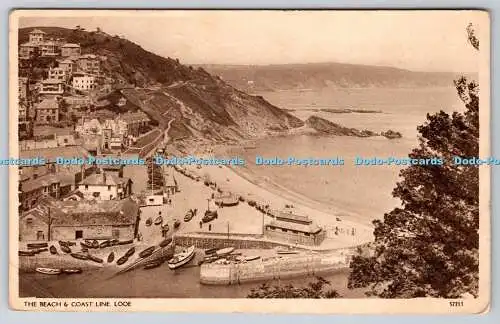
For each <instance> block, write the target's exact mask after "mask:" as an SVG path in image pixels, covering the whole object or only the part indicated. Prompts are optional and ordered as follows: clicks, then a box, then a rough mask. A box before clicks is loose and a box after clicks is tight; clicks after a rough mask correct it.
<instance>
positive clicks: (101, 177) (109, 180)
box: [79, 172, 130, 186]
mask: <svg viewBox="0 0 500 324" xmlns="http://www.w3.org/2000/svg"><path fill="white" fill-rule="evenodd" d="M129 181H130V179H129V178H120V177H118V176H116V175H114V174H107V173H106V172H101V173H94V174H92V175H91V176H88V177H86V178H85V179H83V180H82V181H81V182H80V183H79V184H81V185H89V186H116V185H119V184H123V183H127V182H129Z"/></svg>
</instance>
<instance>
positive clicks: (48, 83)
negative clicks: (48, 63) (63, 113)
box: [39, 79, 64, 95]
mask: <svg viewBox="0 0 500 324" xmlns="http://www.w3.org/2000/svg"><path fill="white" fill-rule="evenodd" d="M39 93H40V94H43V95H62V94H63V93H64V81H62V80H59V79H46V80H43V81H42V83H41V84H40V90H39Z"/></svg>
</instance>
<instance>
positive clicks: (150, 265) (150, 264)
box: [144, 260, 165, 270]
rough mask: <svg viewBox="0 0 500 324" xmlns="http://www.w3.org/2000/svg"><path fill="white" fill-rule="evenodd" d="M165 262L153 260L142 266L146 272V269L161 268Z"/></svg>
mask: <svg viewBox="0 0 500 324" xmlns="http://www.w3.org/2000/svg"><path fill="white" fill-rule="evenodd" d="M164 262H165V260H153V261H151V262H148V263H146V264H145V265H144V269H145V270H148V269H153V268H158V267H159V266H161V265H162V264H163V263H164Z"/></svg>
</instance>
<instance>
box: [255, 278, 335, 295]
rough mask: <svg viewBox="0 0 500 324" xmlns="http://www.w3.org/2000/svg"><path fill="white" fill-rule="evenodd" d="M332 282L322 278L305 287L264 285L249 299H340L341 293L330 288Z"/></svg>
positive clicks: (256, 289)
mask: <svg viewBox="0 0 500 324" xmlns="http://www.w3.org/2000/svg"><path fill="white" fill-rule="evenodd" d="M329 285H330V282H329V281H328V280H325V279H324V278H321V277H316V279H315V280H314V281H312V282H310V283H309V284H308V285H307V286H305V287H294V286H293V285H291V284H287V285H283V286H282V285H270V284H268V283H264V284H262V285H260V286H259V287H257V288H254V289H252V290H251V291H250V293H249V294H248V296H247V298H314V299H319V298H339V297H341V296H340V295H339V293H338V292H337V291H336V290H334V289H330V288H328V287H329Z"/></svg>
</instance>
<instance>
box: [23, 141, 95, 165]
mask: <svg viewBox="0 0 500 324" xmlns="http://www.w3.org/2000/svg"><path fill="white" fill-rule="evenodd" d="M88 156H89V152H88V151H87V150H85V149H84V148H83V147H81V146H76V145H75V146H64V147H62V146H61V147H50V148H39V149H33V150H27V151H21V152H19V157H20V158H21V159H33V158H36V157H40V158H45V161H46V162H48V163H50V162H55V160H56V158H57V157H62V158H74V157H77V158H87V157H88Z"/></svg>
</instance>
